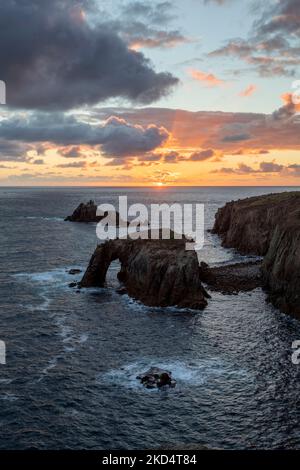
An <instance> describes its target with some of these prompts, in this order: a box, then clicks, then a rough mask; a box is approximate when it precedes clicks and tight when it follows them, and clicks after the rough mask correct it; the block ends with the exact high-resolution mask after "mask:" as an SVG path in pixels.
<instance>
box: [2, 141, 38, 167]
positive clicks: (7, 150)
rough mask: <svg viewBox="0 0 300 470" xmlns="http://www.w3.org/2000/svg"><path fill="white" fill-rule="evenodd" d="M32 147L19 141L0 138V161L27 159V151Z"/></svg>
mask: <svg viewBox="0 0 300 470" xmlns="http://www.w3.org/2000/svg"><path fill="white" fill-rule="evenodd" d="M32 149H33V147H31V146H30V145H26V144H23V143H20V142H14V141H9V140H1V139H0V161H19V162H24V161H26V160H27V152H28V151H29V150H32Z"/></svg>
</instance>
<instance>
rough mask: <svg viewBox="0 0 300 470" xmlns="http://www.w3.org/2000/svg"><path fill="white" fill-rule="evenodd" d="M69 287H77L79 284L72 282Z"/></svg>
mask: <svg viewBox="0 0 300 470" xmlns="http://www.w3.org/2000/svg"><path fill="white" fill-rule="evenodd" d="M69 287H77V282H70V284H69Z"/></svg>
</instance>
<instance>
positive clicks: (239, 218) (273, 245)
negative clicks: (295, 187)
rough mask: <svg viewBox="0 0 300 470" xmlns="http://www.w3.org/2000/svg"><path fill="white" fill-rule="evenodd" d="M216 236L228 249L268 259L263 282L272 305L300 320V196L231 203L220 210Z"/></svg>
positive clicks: (284, 195)
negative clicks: (218, 236) (219, 237)
mask: <svg viewBox="0 0 300 470" xmlns="http://www.w3.org/2000/svg"><path fill="white" fill-rule="evenodd" d="M213 232H214V233H217V234H219V235H220V236H221V238H222V244H223V246H225V247H231V248H236V249H237V250H239V251H240V252H241V253H244V254H246V253H248V254H255V255H260V256H265V258H264V260H263V263H262V280H263V284H264V287H265V288H266V289H267V290H268V292H269V299H270V300H271V301H272V303H273V304H274V305H275V306H277V307H278V308H280V309H281V310H282V311H284V312H286V313H290V314H292V315H295V316H298V317H299V316H300V192H299V191H297V192H285V193H279V194H269V195H266V196H258V197H252V198H247V199H243V200H239V201H236V202H230V203H228V204H226V205H225V206H224V207H223V208H221V209H219V210H218V212H217V215H216V221H215V225H214V228H213Z"/></svg>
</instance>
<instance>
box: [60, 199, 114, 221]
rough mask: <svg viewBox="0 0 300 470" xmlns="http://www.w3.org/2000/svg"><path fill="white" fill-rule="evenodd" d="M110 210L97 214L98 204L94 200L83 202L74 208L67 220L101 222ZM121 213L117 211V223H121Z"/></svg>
mask: <svg viewBox="0 0 300 470" xmlns="http://www.w3.org/2000/svg"><path fill="white" fill-rule="evenodd" d="M107 215H108V212H104V214H103V215H97V204H95V202H94V201H93V200H90V201H89V202H87V203H86V204H85V203H83V202H82V203H81V204H79V206H78V207H77V208H76V209H75V210H74V212H73V214H72V215H69V216H68V217H66V218H65V221H69V222H86V223H89V222H100V221H101V220H102V219H104V217H107ZM119 220H120V215H119V213H118V212H117V211H116V225H117V226H118V225H119Z"/></svg>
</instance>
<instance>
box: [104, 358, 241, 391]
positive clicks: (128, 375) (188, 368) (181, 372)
mask: <svg viewBox="0 0 300 470" xmlns="http://www.w3.org/2000/svg"><path fill="white" fill-rule="evenodd" d="M150 367H159V368H161V369H166V370H168V371H170V372H171V373H172V377H173V378H174V379H175V380H176V381H177V386H179V387H180V386H184V385H188V386H201V385H203V384H204V383H205V382H206V381H208V380H210V379H212V380H213V379H218V378H220V377H224V378H227V379H228V378H230V377H236V376H238V377H239V379H240V380H243V379H245V380H246V379H249V377H248V372H247V371H245V370H244V369H241V368H237V367H236V366H235V365H233V364H231V363H228V362H225V361H222V360H221V359H219V358H209V359H202V360H197V361H195V362H192V361H189V362H187V361H178V360H170V359H169V360H164V359H159V358H157V359H153V358H151V359H147V358H143V359H140V360H138V361H136V362H132V363H130V364H125V365H124V366H123V367H120V368H119V369H113V370H110V371H108V372H106V373H104V374H98V375H97V376H96V381H97V383H103V382H108V383H114V384H118V385H120V386H125V387H128V388H144V387H142V385H141V384H140V382H139V380H138V379H137V378H136V377H137V375H139V374H140V373H143V372H145V371H146V370H148V369H149V368H150Z"/></svg>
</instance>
